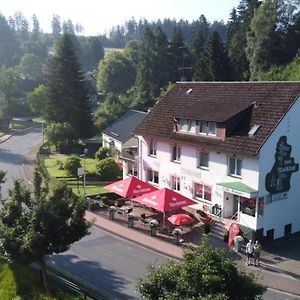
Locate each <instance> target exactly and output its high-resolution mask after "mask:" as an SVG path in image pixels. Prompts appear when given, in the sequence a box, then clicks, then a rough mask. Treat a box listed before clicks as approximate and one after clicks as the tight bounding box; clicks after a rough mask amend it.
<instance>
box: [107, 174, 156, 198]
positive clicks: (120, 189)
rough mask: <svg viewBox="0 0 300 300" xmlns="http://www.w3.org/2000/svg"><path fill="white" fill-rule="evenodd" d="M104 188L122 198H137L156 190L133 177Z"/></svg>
mask: <svg viewBox="0 0 300 300" xmlns="http://www.w3.org/2000/svg"><path fill="white" fill-rule="evenodd" d="M105 188H106V189H108V190H109V191H111V192H113V193H116V194H118V195H120V196H122V197H124V198H127V197H137V196H141V195H143V194H145V193H149V192H152V191H156V190H157V188H156V187H154V186H153V185H151V184H149V183H147V182H144V181H142V180H140V179H138V178H136V177H134V176H132V177H128V178H125V179H123V180H119V181H116V182H114V183H111V184H109V185H107V186H105Z"/></svg>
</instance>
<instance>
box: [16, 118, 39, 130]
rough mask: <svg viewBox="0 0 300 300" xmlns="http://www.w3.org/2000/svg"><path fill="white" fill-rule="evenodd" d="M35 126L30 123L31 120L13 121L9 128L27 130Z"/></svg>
mask: <svg viewBox="0 0 300 300" xmlns="http://www.w3.org/2000/svg"><path fill="white" fill-rule="evenodd" d="M33 125H35V123H34V122H32V120H28V121H27V120H14V121H13V122H12V123H11V124H10V128H11V129H25V128H28V127H30V126H33Z"/></svg>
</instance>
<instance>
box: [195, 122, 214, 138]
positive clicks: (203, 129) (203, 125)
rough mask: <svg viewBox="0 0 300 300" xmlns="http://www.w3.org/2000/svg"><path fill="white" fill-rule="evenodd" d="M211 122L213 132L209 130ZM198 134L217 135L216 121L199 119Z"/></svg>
mask: <svg viewBox="0 0 300 300" xmlns="http://www.w3.org/2000/svg"><path fill="white" fill-rule="evenodd" d="M212 124H213V125H214V132H211V131H210V129H211V125H212ZM199 134H201V135H209V136H217V122H214V121H206V120H199Z"/></svg>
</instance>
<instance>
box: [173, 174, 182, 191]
mask: <svg viewBox="0 0 300 300" xmlns="http://www.w3.org/2000/svg"><path fill="white" fill-rule="evenodd" d="M180 181H181V180H180V177H178V176H171V178H170V182H171V189H172V190H174V191H176V192H180V190H181V183H180ZM173 183H175V184H174V185H173Z"/></svg>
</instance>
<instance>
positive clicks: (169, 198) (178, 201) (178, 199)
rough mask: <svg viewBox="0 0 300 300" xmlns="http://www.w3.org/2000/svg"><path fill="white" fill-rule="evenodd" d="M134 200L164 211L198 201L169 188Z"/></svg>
mask: <svg viewBox="0 0 300 300" xmlns="http://www.w3.org/2000/svg"><path fill="white" fill-rule="evenodd" d="M133 200H134V201H136V202H139V203H141V204H144V205H146V206H149V207H152V208H154V209H156V210H158V211H162V212H166V211H172V210H176V209H179V208H181V207H185V206H189V205H193V204H197V203H198V202H196V201H194V200H192V199H189V198H187V197H185V196H182V195H180V194H179V193H176V192H175V191H173V190H170V189H167V188H164V189H161V190H156V191H154V192H151V193H148V194H145V195H143V196H140V197H137V198H134V199H133Z"/></svg>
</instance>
